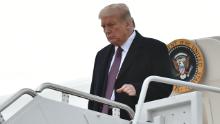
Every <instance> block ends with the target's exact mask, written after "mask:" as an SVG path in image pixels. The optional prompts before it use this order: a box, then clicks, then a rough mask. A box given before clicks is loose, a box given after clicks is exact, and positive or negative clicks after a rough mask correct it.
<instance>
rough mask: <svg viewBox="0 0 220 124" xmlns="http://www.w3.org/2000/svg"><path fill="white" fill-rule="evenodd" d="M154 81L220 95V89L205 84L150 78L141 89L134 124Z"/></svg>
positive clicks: (158, 77) (138, 117) (136, 123)
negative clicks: (149, 87)
mask: <svg viewBox="0 0 220 124" xmlns="http://www.w3.org/2000/svg"><path fill="white" fill-rule="evenodd" d="M152 81H155V82H160V83H165V84H172V85H178V86H188V87H189V88H191V89H195V90H198V91H209V92H215V93H220V88H218V87H213V86H207V85H203V84H196V83H192V82H187V81H181V80H176V79H171V78H165V77H160V76H149V77H147V78H146V79H145V80H144V82H143V85H142V88H141V93H140V96H139V100H138V103H137V106H136V111H135V115H134V119H133V120H132V124H138V120H139V119H140V114H141V109H142V107H143V104H144V100H145V97H146V93H147V90H148V86H149V84H150V82H152Z"/></svg>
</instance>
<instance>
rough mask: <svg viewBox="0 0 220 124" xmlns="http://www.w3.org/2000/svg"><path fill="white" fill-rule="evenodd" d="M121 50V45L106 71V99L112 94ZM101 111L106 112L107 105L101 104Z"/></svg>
mask: <svg viewBox="0 0 220 124" xmlns="http://www.w3.org/2000/svg"><path fill="white" fill-rule="evenodd" d="M122 51H123V49H122V48H121V47H118V49H117V51H116V54H115V58H114V61H113V64H112V66H111V69H110V71H109V73H108V80H107V87H106V92H105V98H107V99H111V96H112V92H113V89H114V86H115V80H116V78H117V75H118V72H119V67H120V63H121V54H122ZM102 112H103V113H106V114H108V105H103V108H102Z"/></svg>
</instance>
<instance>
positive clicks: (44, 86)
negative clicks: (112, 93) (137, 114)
mask: <svg viewBox="0 0 220 124" xmlns="http://www.w3.org/2000/svg"><path fill="white" fill-rule="evenodd" d="M44 89H52V90H55V91H59V92H62V93H66V94H70V95H73V96H78V97H81V98H84V99H88V100H92V101H96V102H99V103H103V104H106V105H110V106H112V107H116V108H120V109H123V110H126V111H127V112H128V114H129V116H130V117H131V119H133V117H134V111H133V109H132V108H130V107H129V106H127V105H125V104H122V103H119V102H115V101H112V100H109V99H106V98H103V97H99V96H96V95H92V94H89V93H86V92H81V91H78V90H75V89H72V88H69V87H64V86H61V85H57V84H53V83H43V84H42V85H40V87H38V88H37V90H36V92H39V93H40V92H42V91H43V90H44Z"/></svg>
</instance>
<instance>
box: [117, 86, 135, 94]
mask: <svg viewBox="0 0 220 124" xmlns="http://www.w3.org/2000/svg"><path fill="white" fill-rule="evenodd" d="M116 92H117V93H122V92H124V93H127V94H128V95H129V96H135V95H136V90H135V88H134V86H133V85H131V84H124V85H123V86H122V87H121V88H119V89H117V90H116Z"/></svg>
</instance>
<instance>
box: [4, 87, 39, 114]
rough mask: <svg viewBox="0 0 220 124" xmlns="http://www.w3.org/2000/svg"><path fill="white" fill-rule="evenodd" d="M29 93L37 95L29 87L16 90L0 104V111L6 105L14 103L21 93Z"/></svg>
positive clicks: (33, 95)
mask: <svg viewBox="0 0 220 124" xmlns="http://www.w3.org/2000/svg"><path fill="white" fill-rule="evenodd" d="M25 94H27V95H30V96H32V97H35V96H37V93H36V92H35V91H34V90H32V89H29V88H23V89H21V90H19V91H18V92H16V93H15V94H14V95H12V96H11V97H10V98H9V99H7V100H6V101H5V102H3V104H1V105H0V113H1V112H2V111H3V110H5V109H6V108H7V107H8V106H10V105H11V104H12V103H14V102H15V101H16V100H17V99H18V98H20V97H21V96H23V95H25Z"/></svg>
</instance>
